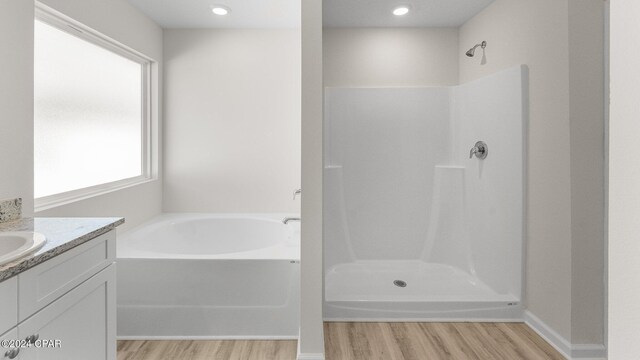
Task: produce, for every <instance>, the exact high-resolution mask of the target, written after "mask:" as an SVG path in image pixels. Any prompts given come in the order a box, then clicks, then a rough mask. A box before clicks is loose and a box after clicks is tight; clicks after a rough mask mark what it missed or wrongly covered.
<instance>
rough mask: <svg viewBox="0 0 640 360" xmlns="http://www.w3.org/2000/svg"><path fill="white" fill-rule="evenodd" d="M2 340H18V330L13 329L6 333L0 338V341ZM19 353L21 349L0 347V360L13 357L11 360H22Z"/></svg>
mask: <svg viewBox="0 0 640 360" xmlns="http://www.w3.org/2000/svg"><path fill="white" fill-rule="evenodd" d="M2 340H18V328H17V327H16V328H13V329H11V330H9V331H7V333H6V334H4V335H2V336H0V341H2ZM21 351H22V349H17V348H6V347H0V358H1V359H2V360H8V359H11V358H12V357H13V360H21V359H23V358H22V356H20V355H22V353H21Z"/></svg>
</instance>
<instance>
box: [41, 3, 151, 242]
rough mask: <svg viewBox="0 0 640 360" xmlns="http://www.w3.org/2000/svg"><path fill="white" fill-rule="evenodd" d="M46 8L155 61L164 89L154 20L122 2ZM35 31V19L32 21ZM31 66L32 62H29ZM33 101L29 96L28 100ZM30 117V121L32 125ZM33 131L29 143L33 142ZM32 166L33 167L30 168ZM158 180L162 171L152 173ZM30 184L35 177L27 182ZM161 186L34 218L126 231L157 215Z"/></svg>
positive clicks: (112, 195) (136, 189) (83, 202)
mask: <svg viewBox="0 0 640 360" xmlns="http://www.w3.org/2000/svg"><path fill="white" fill-rule="evenodd" d="M41 3H43V4H44V5H46V6H48V7H50V8H52V9H54V10H56V11H58V12H60V13H62V14H64V15H66V16H69V17H71V18H72V19H74V20H77V21H79V22H81V23H83V24H84V25H87V26H89V27H90V28H93V29H94V30H96V31H98V32H100V33H102V34H104V35H106V36H108V37H111V38H112V39H114V40H116V41H118V42H120V43H122V44H123V45H126V46H128V47H130V48H132V49H134V50H136V51H138V52H141V53H143V54H145V55H146V56H148V57H150V58H152V59H154V60H155V61H157V64H156V65H155V66H154V68H153V69H152V77H153V81H154V82H155V83H157V84H158V89H162V76H161V73H162V71H161V68H162V29H161V28H160V27H158V26H157V25H156V24H155V23H154V22H153V21H151V20H150V19H149V18H147V17H146V16H145V15H143V14H142V13H141V12H139V11H138V10H137V9H135V8H134V7H132V6H131V5H130V4H129V3H128V2H127V1H126V0H110V1H102V0H83V1H76V0H42V1H41ZM29 26H30V27H33V18H31V19H30V23H29ZM29 61H30V62H31V63H32V62H33V59H30V60H29ZM31 98H32V99H31V101H33V96H31ZM161 101H162V96H161V92H159V91H154V92H153V93H152V102H153V104H154V107H153V109H152V117H153V119H152V121H153V123H154V125H155V131H156V132H155V133H154V136H153V137H154V138H156V139H161V136H160V134H161V133H162V128H161V125H162V124H161V123H162V122H161V119H162V112H161V111H162V107H161ZM32 118H33V117H31V119H30V121H31V122H33V120H32ZM32 133H33V132H32V131H31V134H30V136H31V139H32V138H33V134H32ZM153 147H154V155H155V157H156V159H157V161H158V165H159V166H160V165H161V164H162V158H161V151H160V149H161V144H160V142H156V143H154V144H153ZM31 167H33V165H31ZM155 172H156V175H157V176H158V177H159V174H160V168H159V167H158V168H157V169H155ZM29 181H30V182H33V176H32V175H31V176H30V177H29ZM161 208H162V181H161V179H160V178H158V179H156V180H153V181H150V182H147V183H145V184H141V185H136V186H133V187H130V188H126V189H123V190H119V191H114V192H111V193H108V194H104V195H101V196H96V197H92V198H89V199H85V200H81V201H77V202H74V203H71V204H68V205H64V206H58V207H55V208H52V209H49V210H45V211H39V212H38V213H37V214H36V215H37V216H41V217H42V216H124V217H125V218H126V223H125V225H123V226H121V227H120V228H119V229H118V230H119V231H123V230H126V229H129V228H131V227H133V226H135V225H137V224H139V223H141V222H143V221H144V220H146V219H148V218H150V217H152V216H154V215H156V214H158V213H160V212H161Z"/></svg>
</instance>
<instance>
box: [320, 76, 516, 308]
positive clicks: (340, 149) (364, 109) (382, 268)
mask: <svg viewBox="0 0 640 360" xmlns="http://www.w3.org/2000/svg"><path fill="white" fill-rule="evenodd" d="M526 81H527V70H526V67H524V66H522V67H517V68H513V69H509V70H506V71H503V72H500V73H497V74H494V75H491V76H488V77H485V78H483V79H480V80H476V81H474V82H471V83H467V84H463V85H460V86H455V87H424V88H327V89H326V90H325V140H324V141H325V144H324V145H325V146H324V148H325V154H324V158H325V170H324V171H325V173H324V219H325V220H324V221H325V223H324V244H325V245H324V246H325V249H324V252H325V256H324V258H325V309H324V314H325V318H326V319H327V320H386V319H389V320H437V319H443V320H445V319H446V320H471V319H476V320H478V319H484V320H510V319H518V318H520V317H521V313H522V306H521V304H520V302H521V299H522V289H523V275H522V274H523V269H522V267H523V260H522V259H523V249H524V247H523V238H524V220H523V217H524V214H523V209H524V206H523V205H524V201H523V194H524V186H525V184H524V178H525V177H524V169H525V166H524V165H525V164H524V159H525V156H524V150H525V142H524V139H525V137H524V129H525V121H526V119H525V114H526V111H525V110H526V106H527V94H526V90H525V89H526V88H527V85H526ZM478 141H482V142H484V144H486V148H485V149H484V150H485V151H484V153H483V152H482V150H483V149H480V148H478V147H476V144H477V142H478ZM474 150H475V151H474ZM483 154H484V155H486V158H484V159H483V158H482V157H483V156H482V155H483Z"/></svg>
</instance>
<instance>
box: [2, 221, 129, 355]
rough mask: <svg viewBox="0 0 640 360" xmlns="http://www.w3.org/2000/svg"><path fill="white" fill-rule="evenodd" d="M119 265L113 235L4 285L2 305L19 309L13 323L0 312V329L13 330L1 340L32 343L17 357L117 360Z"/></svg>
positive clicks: (64, 255)
mask: <svg viewBox="0 0 640 360" xmlns="http://www.w3.org/2000/svg"><path fill="white" fill-rule="evenodd" d="M114 261H115V231H110V232H108V233H106V234H103V235H100V236H98V237H97V238H95V239H92V240H89V241H88V242H86V243H84V244H81V245H79V246H77V247H75V248H73V249H71V250H69V251H67V252H65V253H63V254H60V255H58V256H56V257H54V258H52V259H50V260H47V261H45V262H43V263H42V264H39V265H37V266H35V267H33V268H32V269H29V270H27V271H25V272H23V273H21V274H19V275H18V276H17V277H15V278H12V279H9V280H7V281H5V282H2V283H0V290H3V291H2V292H1V293H0V295H2V296H0V305H2V306H3V307H4V306H5V305H8V306H11V305H12V304H14V305H15V306H13V308H12V314H13V318H15V320H14V321H13V324H10V323H8V321H7V320H10V319H11V317H7V316H4V313H3V311H2V309H0V327H3V328H6V329H9V328H11V327H12V326H14V327H13V329H11V330H10V331H9V332H7V333H5V334H4V335H2V339H13V340H25V339H30V340H32V345H31V346H28V347H22V348H21V349H20V350H19V353H18V354H17V356H15V357H14V359H15V360H36V359H37V360H45V359H46V360H115V359H116V296H115V289H116V286H115V281H116V265H115V263H114ZM5 288H6V289H5ZM4 290H6V291H4ZM16 325H17V326H16ZM10 350H11V349H0V351H2V353H1V354H0V359H2V360H6V359H7V358H9V357H8V356H7V357H6V358H2V356H4V355H5V352H7V351H10ZM12 355H16V354H12Z"/></svg>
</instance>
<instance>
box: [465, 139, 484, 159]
mask: <svg viewBox="0 0 640 360" xmlns="http://www.w3.org/2000/svg"><path fill="white" fill-rule="evenodd" d="M488 154H489V147H488V146H487V144H486V143H485V142H484V141H478V142H477V143H476V145H475V146H474V147H473V148H471V151H469V159H472V158H473V155H475V156H476V157H477V158H478V159H481V160H482V159H486V158H487V155H488Z"/></svg>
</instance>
